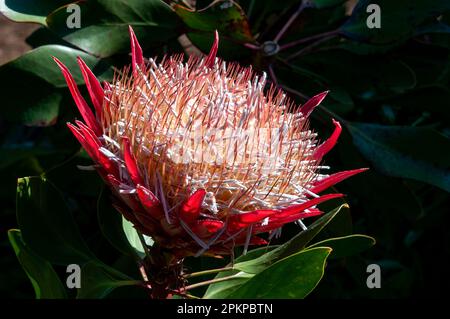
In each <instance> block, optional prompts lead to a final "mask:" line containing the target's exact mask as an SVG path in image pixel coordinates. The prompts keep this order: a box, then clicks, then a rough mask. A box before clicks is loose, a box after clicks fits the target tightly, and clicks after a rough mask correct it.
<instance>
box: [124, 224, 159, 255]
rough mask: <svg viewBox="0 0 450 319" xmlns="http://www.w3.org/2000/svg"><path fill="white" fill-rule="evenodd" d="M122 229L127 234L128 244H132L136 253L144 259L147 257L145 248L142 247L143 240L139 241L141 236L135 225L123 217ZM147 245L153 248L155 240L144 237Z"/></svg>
mask: <svg viewBox="0 0 450 319" xmlns="http://www.w3.org/2000/svg"><path fill="white" fill-rule="evenodd" d="M122 228H123V232H124V233H125V236H126V238H127V240H128V243H129V244H130V246H131V247H132V248H133V249H134V250H135V251H136V253H137V254H138V255H139V256H140V257H141V258H143V257H144V256H145V250H144V247H143V246H142V243H141V240H140V239H139V234H138V232H137V230H136V228H134V226H133V224H132V223H131V222H129V221H128V220H126V219H125V217H123V216H122ZM142 236H143V238H144V240H145V243H146V244H147V245H148V246H152V245H153V240H152V239H151V238H150V237H148V236H145V235H142Z"/></svg>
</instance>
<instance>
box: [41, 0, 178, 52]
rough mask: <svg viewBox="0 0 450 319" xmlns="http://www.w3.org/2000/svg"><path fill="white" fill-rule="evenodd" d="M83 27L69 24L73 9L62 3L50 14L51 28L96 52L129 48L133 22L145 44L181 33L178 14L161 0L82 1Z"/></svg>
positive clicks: (86, 48) (162, 40)
mask: <svg viewBox="0 0 450 319" xmlns="http://www.w3.org/2000/svg"><path fill="white" fill-rule="evenodd" d="M78 5H79V6H80V8H81V12H82V13H83V14H82V16H81V28H79V29H77V28H74V29H69V28H67V24H66V20H67V18H68V16H69V14H70V13H68V12H67V11H66V8H65V7H62V8H60V9H58V10H56V11H54V12H53V13H52V14H50V15H49V16H48V17H47V24H48V27H49V28H50V30H52V31H53V32H55V33H57V34H58V35H59V36H60V37H62V38H63V39H64V40H65V41H67V42H69V43H71V44H73V45H75V46H77V47H79V48H81V49H83V50H85V51H87V52H90V53H92V54H94V55H96V56H100V57H107V56H111V55H113V54H116V53H127V52H130V38H129V34H128V26H129V25H131V26H132V27H133V29H134V31H135V32H136V35H137V37H138V39H139V41H140V43H141V45H143V47H144V48H147V47H149V46H150V45H154V44H157V43H162V42H166V41H167V40H168V39H170V38H176V37H177V36H178V33H177V30H176V29H177V28H178V27H179V26H180V22H179V19H178V17H177V15H176V14H175V13H174V12H173V10H172V9H171V8H170V6H169V5H167V4H166V3H164V2H163V1H162V0H146V1H142V0H128V1H122V0H92V1H86V2H79V3H78Z"/></svg>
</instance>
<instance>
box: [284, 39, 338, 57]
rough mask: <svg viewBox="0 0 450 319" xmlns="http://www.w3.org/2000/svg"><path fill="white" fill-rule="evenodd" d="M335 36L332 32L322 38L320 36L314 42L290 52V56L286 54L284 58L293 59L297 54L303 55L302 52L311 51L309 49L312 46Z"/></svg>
mask: <svg viewBox="0 0 450 319" xmlns="http://www.w3.org/2000/svg"><path fill="white" fill-rule="evenodd" d="M336 36H337V34H332V35H328V36H325V37H323V38H320V39H318V40H317V41H315V42H313V43H311V44H309V45H307V46H306V47H304V48H303V49H301V50H299V51H297V52H295V53H293V54H291V55H290V56H288V57H287V58H286V61H289V60H292V59H295V58H296V57H298V56H300V55H303V54H305V53H307V52H309V51H311V50H312V49H313V48H315V47H316V46H318V45H320V44H322V43H323V42H326V41H328V40H330V39H333V38H334V37H336Z"/></svg>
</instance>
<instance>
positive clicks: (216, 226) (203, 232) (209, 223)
mask: <svg viewBox="0 0 450 319" xmlns="http://www.w3.org/2000/svg"><path fill="white" fill-rule="evenodd" d="M222 227H223V222H222V221H220V220H215V219H203V220H199V221H197V222H196V223H195V224H194V225H193V226H192V231H193V232H195V233H196V234H197V235H198V236H199V237H201V238H205V237H209V236H210V235H211V234H215V233H217V232H218V231H219V230H220V229H222Z"/></svg>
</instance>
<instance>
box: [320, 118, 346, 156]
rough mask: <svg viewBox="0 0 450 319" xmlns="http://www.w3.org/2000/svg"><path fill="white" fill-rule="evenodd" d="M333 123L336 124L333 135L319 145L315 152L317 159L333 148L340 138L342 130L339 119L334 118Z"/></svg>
mask: <svg viewBox="0 0 450 319" xmlns="http://www.w3.org/2000/svg"><path fill="white" fill-rule="evenodd" d="M333 124H334V131H333V134H331V136H330V137H329V138H328V139H327V140H326V141H325V142H323V143H322V144H321V145H319V147H317V149H316V152H315V153H314V158H315V159H317V160H320V159H321V158H322V157H324V156H325V155H326V154H327V153H328V152H329V151H331V150H332V149H333V147H334V146H335V145H336V143H337V141H338V139H339V136H340V135H341V132H342V127H341V124H340V123H339V122H338V121H335V120H334V119H333Z"/></svg>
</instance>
